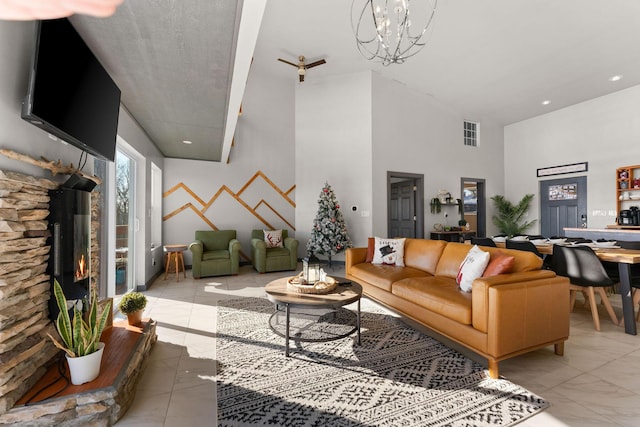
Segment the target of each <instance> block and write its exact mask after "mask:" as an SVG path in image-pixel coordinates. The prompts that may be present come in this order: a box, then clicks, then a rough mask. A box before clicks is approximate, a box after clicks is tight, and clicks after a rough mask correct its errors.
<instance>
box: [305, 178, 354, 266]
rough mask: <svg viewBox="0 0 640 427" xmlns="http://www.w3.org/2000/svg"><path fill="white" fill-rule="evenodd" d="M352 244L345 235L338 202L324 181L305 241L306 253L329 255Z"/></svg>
mask: <svg viewBox="0 0 640 427" xmlns="http://www.w3.org/2000/svg"><path fill="white" fill-rule="evenodd" d="M351 246H352V244H351V239H349V236H348V235H347V226H346V224H345V223H344V218H343V217H342V212H341V211H340V204H338V200H337V199H336V195H335V194H334V192H333V190H332V189H331V186H330V185H329V184H328V183H326V182H325V184H324V187H323V188H322V191H321V192H320V197H319V199H318V213H317V214H316V218H315V219H314V220H313V228H312V229H311V237H310V238H309V241H308V242H307V253H308V254H310V255H313V254H316V255H318V254H319V255H326V256H328V257H329V265H331V257H332V256H333V255H335V254H339V253H340V252H343V251H344V250H345V249H347V248H350V247H351Z"/></svg>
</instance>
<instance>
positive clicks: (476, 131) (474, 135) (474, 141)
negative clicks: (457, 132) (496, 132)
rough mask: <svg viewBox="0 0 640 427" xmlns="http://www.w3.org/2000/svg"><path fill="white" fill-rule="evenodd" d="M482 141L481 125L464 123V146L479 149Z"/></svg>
mask: <svg viewBox="0 0 640 427" xmlns="http://www.w3.org/2000/svg"><path fill="white" fill-rule="evenodd" d="M479 139H480V124H479V123H475V122H467V121H465V122H464V145H466V146H469V147H477V146H478V140H479Z"/></svg>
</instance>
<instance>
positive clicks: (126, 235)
mask: <svg viewBox="0 0 640 427" xmlns="http://www.w3.org/2000/svg"><path fill="white" fill-rule="evenodd" d="M115 165H116V295H122V294H124V293H126V292H128V291H131V290H133V289H134V287H135V268H134V267H135V266H134V260H135V259H136V257H135V244H134V234H135V218H136V216H135V206H136V202H135V188H136V185H135V184H136V182H135V177H136V161H135V160H134V159H133V158H132V157H130V156H128V155H127V154H126V153H124V152H123V151H121V150H120V149H118V150H117V151H116V161H115Z"/></svg>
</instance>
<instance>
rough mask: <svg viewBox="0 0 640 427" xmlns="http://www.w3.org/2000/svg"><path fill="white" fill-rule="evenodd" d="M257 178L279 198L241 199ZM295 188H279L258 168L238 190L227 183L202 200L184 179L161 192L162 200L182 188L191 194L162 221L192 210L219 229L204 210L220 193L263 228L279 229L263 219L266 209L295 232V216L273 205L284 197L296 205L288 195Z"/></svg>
mask: <svg viewBox="0 0 640 427" xmlns="http://www.w3.org/2000/svg"><path fill="white" fill-rule="evenodd" d="M258 180H262V181H263V182H264V183H266V184H267V185H268V186H269V187H271V188H272V189H273V190H274V192H273V193H271V192H269V193H268V195H269V196H273V195H274V194H275V195H276V197H279V198H280V200H265V199H264V198H260V199H259V200H258V201H257V203H256V202H255V201H254V202H252V203H253V205H251V204H250V202H248V201H246V200H245V199H244V198H243V195H244V194H245V193H247V192H248V190H249V189H250V188H251V187H252V186H253V185H255V184H256V183H257V181H258ZM295 188H296V186H295V184H294V185H292V186H291V187H290V188H288V189H286V190H283V189H281V188H280V187H278V186H277V185H276V184H275V183H274V182H273V181H272V180H271V179H269V177H267V176H266V175H265V174H264V173H263V172H262V171H257V172H256V173H255V174H254V175H253V176H252V177H251V178H250V179H249V180H248V181H247V182H246V183H245V184H244V185H243V186H242V188H240V189H239V190H238V191H233V190H232V189H231V188H229V186H227V185H221V186H220V187H219V188H218V190H217V191H216V193H215V194H214V195H213V196H212V197H211V198H210V199H208V200H205V199H204V198H203V197H200V196H199V195H198V194H196V193H195V192H194V191H193V190H191V188H189V186H188V185H186V184H185V183H183V182H179V183H178V184H176V185H174V186H173V187H171V188H170V189H169V190H167V191H165V192H164V193H163V194H162V197H163V199H167V198H168V197H170V196H171V195H172V194H174V193H176V192H178V191H184V192H185V193H187V194H188V195H189V196H190V197H191V199H192V201H190V202H187V203H184V204H183V205H181V206H179V207H177V208H175V209H173V210H172V211H171V212H167V213H166V215H164V216H163V218H162V220H163V221H168V220H169V219H171V218H174V217H178V216H179V215H180V214H181V213H183V212H185V211H192V212H193V213H195V214H196V215H197V216H198V217H199V218H200V219H201V220H202V222H204V223H205V224H207V225H208V226H209V227H210V228H211V229H212V230H219V228H218V226H217V225H216V219H215V218H211V216H207V212H208V211H209V210H211V209H212V207H213V206H214V205H215V203H216V201H219V200H220V196H222V195H223V194H227V195H229V196H231V197H232V198H233V200H235V201H236V202H237V204H238V205H239V206H241V207H242V209H244V210H246V211H247V212H249V213H250V214H251V215H252V216H254V217H255V218H256V219H257V220H258V221H260V223H261V224H263V225H264V228H268V229H276V228H279V227H278V226H276V225H274V224H272V223H271V222H270V221H269V220H268V219H267V218H265V216H266V213H265V211H266V212H268V213H270V214H272V215H275V216H276V217H277V218H279V219H280V220H281V221H282V222H283V223H284V224H286V225H287V227H288V228H289V229H291V230H293V231H295V225H294V222H295V221H294V218H291V217H289V218H287V215H286V214H285V213H283V212H281V211H278V210H277V209H276V208H274V206H275V205H276V204H280V205H281V204H282V201H283V200H284V203H286V204H288V205H290V206H291V207H293V208H295V207H296V202H295V201H294V200H293V199H292V197H291V195H292V193H293V191H294V190H295ZM261 212H262V214H261ZM289 216H291V214H289ZM224 220H225V221H227V222H228V218H224ZM242 257H243V258H245V259H247V260H250V259H251V258H250V257H248V256H246V255H245V254H242Z"/></svg>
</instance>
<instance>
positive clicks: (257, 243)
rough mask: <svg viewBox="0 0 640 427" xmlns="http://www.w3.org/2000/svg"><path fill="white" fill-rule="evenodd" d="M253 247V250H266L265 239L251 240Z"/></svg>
mask: <svg viewBox="0 0 640 427" xmlns="http://www.w3.org/2000/svg"><path fill="white" fill-rule="evenodd" d="M251 247H252V248H253V249H266V248H267V244H266V243H265V242H264V240H263V239H251Z"/></svg>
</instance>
